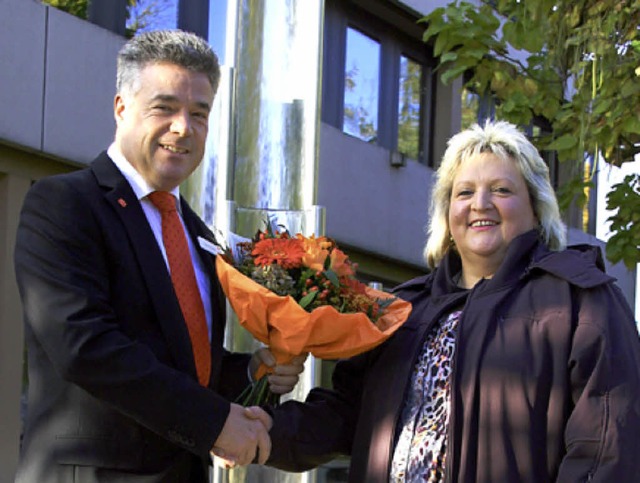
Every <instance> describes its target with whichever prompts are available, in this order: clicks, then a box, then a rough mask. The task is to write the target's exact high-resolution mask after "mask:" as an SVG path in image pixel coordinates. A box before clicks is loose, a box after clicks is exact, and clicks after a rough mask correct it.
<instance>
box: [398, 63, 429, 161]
mask: <svg viewBox="0 0 640 483" xmlns="http://www.w3.org/2000/svg"><path fill="white" fill-rule="evenodd" d="M398 91H399V92H398V152H400V153H402V154H404V155H405V156H407V157H409V158H411V159H419V158H420V108H421V106H422V105H423V99H422V65H421V64H420V63H419V62H416V61H414V60H412V59H410V58H409V57H407V56H405V55H403V56H401V57H400V83H399V89H398Z"/></svg>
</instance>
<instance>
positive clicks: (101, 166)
mask: <svg viewBox="0 0 640 483" xmlns="http://www.w3.org/2000/svg"><path fill="white" fill-rule="evenodd" d="M91 169H92V170H93V172H94V174H95V176H96V179H97V180H98V183H99V184H100V186H102V187H103V188H104V196H105V198H106V200H107V201H108V202H109V204H110V205H111V206H112V207H113V209H114V210H115V212H116V214H117V216H118V217H119V218H120V220H121V221H122V224H123V226H124V229H125V231H126V233H127V235H128V237H129V240H130V242H131V248H132V250H133V252H134V253H135V257H136V258H137V260H138V263H139V266H140V270H141V271H142V274H143V277H144V279H145V281H146V285H147V288H148V291H149V298H150V300H151V304H152V305H153V307H154V309H155V312H156V313H157V315H158V324H159V325H160V328H161V330H162V332H163V333H164V335H165V337H166V340H167V346H168V348H169V351H170V352H171V354H172V355H173V358H174V361H175V363H176V367H177V368H178V369H179V370H181V371H183V372H186V373H190V374H193V375H194V376H196V367H195V362H194V359H193V350H192V347H191V342H190V339H189V333H188V330H187V326H186V324H185V322H184V318H183V316H182V312H181V310H180V305H179V304H178V299H177V298H176V296H175V292H174V290H173V285H172V283H171V278H170V276H169V273H168V271H167V268H166V264H165V262H164V259H163V257H162V253H161V251H160V249H159V247H158V244H157V242H156V239H155V237H154V235H153V232H152V230H151V228H150V227H149V223H148V222H147V218H146V216H145V215H144V212H143V210H142V206H141V205H140V202H139V201H138V199H137V197H136V195H135V193H134V192H133V190H132V189H131V187H130V186H129V183H128V182H127V180H126V179H125V178H124V176H123V175H122V173H120V171H119V170H118V168H117V167H116V166H115V164H113V161H111V159H110V158H109V157H108V156H107V155H106V154H105V153H103V154H102V155H100V156H99V157H98V158H97V159H96V160H95V161H94V162H93V164H92V165H91Z"/></svg>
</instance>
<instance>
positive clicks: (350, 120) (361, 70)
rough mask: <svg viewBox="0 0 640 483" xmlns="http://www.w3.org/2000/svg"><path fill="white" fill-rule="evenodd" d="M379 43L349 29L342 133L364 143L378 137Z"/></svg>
mask: <svg viewBox="0 0 640 483" xmlns="http://www.w3.org/2000/svg"><path fill="white" fill-rule="evenodd" d="M379 90H380V43H379V42H377V41H375V40H374V39H372V38H371V37H368V36H367V35H365V34H363V33H361V32H358V31H357V30H355V29H353V28H348V29H347V52H346V62H345V71H344V120H343V122H342V130H343V131H344V132H346V133H347V134H351V135H352V136H356V137H358V138H360V139H362V140H363V141H367V142H370V141H375V140H376V139H377V137H378V103H379Z"/></svg>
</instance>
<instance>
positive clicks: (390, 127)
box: [321, 0, 435, 165]
mask: <svg viewBox="0 0 640 483" xmlns="http://www.w3.org/2000/svg"><path fill="white" fill-rule="evenodd" d="M418 18H419V17H417V16H416V15H415V14H412V13H410V12H408V10H407V9H403V8H401V7H399V6H395V5H390V4H388V3H387V2H381V1H379V0H368V1H363V0H355V1H354V0H352V1H344V0H342V1H340V0H327V2H326V5H325V25H324V49H323V79H322V110H321V119H322V121H323V122H325V123H327V124H330V125H332V126H334V127H336V128H337V129H340V130H342V129H343V120H344V88H345V85H344V83H345V63H346V48H347V29H348V28H353V29H355V30H357V31H359V32H361V33H363V34H364V35H367V36H369V37H371V38H372V39H374V40H376V41H377V42H379V43H380V70H381V72H380V77H379V89H380V92H379V96H378V119H377V126H378V136H377V142H376V144H377V145H378V146H381V147H384V148H386V149H388V150H389V151H392V152H397V149H398V121H399V119H398V117H399V116H398V105H399V99H398V98H399V94H400V57H401V56H405V57H408V58H409V59H411V60H412V61H414V62H417V63H419V64H421V65H422V67H423V69H422V76H421V81H420V89H421V95H420V117H419V119H420V120H419V136H418V139H419V141H418V142H419V145H418V153H419V155H418V158H419V159H417V160H415V161H417V162H419V163H422V164H427V165H431V164H432V160H431V158H432V153H431V147H432V125H433V113H434V108H435V106H434V104H435V92H434V87H435V83H434V76H435V74H434V73H433V70H434V67H435V61H434V59H433V56H432V55H431V51H430V48H429V46H428V45H427V44H425V43H424V42H423V41H422V33H423V31H424V27H423V26H421V25H419V24H417V23H416V21H417V19H418ZM387 19H391V20H389V21H388V20H387ZM345 134H346V133H345ZM346 135H348V134H346ZM363 142H366V141H363Z"/></svg>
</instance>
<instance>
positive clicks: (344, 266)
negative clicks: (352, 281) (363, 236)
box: [329, 248, 355, 277]
mask: <svg viewBox="0 0 640 483" xmlns="http://www.w3.org/2000/svg"><path fill="white" fill-rule="evenodd" d="M330 260H331V264H330V265H329V268H330V269H331V270H333V271H334V272H336V275H337V276H338V277H351V276H353V275H355V270H354V269H353V265H352V264H351V262H349V259H348V257H347V255H346V254H345V253H344V252H343V251H342V250H339V249H338V248H334V249H333V250H332V251H331V255H330Z"/></svg>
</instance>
